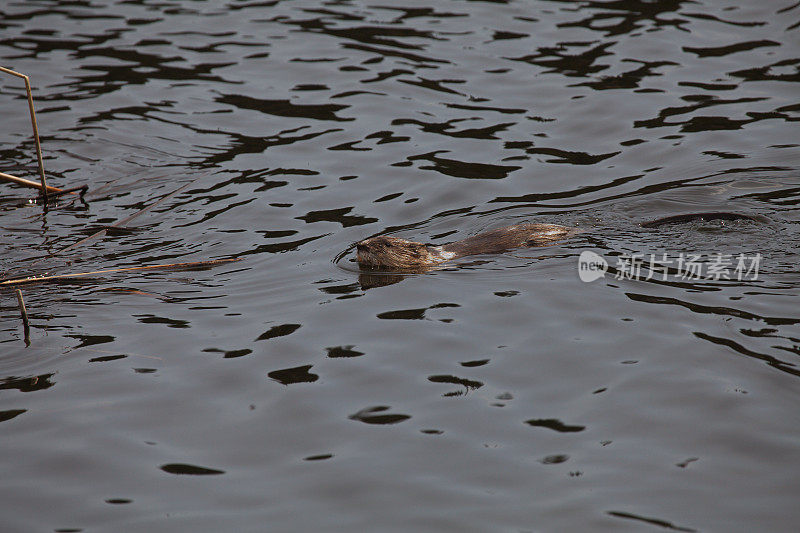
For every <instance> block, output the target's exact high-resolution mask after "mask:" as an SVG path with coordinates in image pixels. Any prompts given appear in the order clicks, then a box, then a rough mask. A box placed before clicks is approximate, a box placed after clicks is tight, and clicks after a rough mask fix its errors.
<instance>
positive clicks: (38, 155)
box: [0, 67, 48, 205]
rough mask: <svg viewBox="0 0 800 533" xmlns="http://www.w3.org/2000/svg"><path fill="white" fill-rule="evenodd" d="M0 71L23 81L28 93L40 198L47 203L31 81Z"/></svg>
mask: <svg viewBox="0 0 800 533" xmlns="http://www.w3.org/2000/svg"><path fill="white" fill-rule="evenodd" d="M0 72H5V73H6V74H11V75H12V76H16V77H18V78H22V79H23V80H24V81H25V92H26V93H27V94H28V110H29V111H30V115H31V127H33V138H34V140H35V141H36V158H37V160H38V162H39V177H40V178H41V179H42V187H41V191H42V198H43V199H44V205H47V192H48V191H47V178H45V175H44V161H43V160H42V145H41V143H40V142H39V127H38V126H37V125H36V111H35V110H34V109H33V94H32V93H31V81H30V79H29V78H28V76H26V75H25V74H20V73H19V72H16V71H13V70H11V69H7V68H3V67H0Z"/></svg>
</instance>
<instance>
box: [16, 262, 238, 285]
mask: <svg viewBox="0 0 800 533" xmlns="http://www.w3.org/2000/svg"><path fill="white" fill-rule="evenodd" d="M234 261H241V259H239V258H237V257H234V258H230V259H212V260H210V261H192V262H189V263H170V264H166V265H147V266H140V267H126V268H109V269H106V270H94V271H92V272H77V273H73V274H58V275H55V276H33V277H29V278H20V279H9V280H5V281H0V287H9V286H14V285H23V284H26V283H39V282H43V281H57V280H60V279H74V278H81V277H85V276H94V275H97V274H109V273H113V272H133V271H139V270H155V269H158V268H166V269H180V268H193V267H204V266H214V265H218V264H221V263H232V262H234Z"/></svg>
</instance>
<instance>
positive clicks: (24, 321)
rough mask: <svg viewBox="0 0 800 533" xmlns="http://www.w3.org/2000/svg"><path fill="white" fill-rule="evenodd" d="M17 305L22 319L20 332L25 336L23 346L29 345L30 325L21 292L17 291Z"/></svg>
mask: <svg viewBox="0 0 800 533" xmlns="http://www.w3.org/2000/svg"><path fill="white" fill-rule="evenodd" d="M16 292H17V303H18V304H19V314H20V316H21V317H22V326H23V328H22V330H23V333H24V334H25V344H26V345H30V343H31V328H30V324H29V323H28V311H27V310H26V309H25V300H23V298H22V291H21V290H19V289H17V291H16Z"/></svg>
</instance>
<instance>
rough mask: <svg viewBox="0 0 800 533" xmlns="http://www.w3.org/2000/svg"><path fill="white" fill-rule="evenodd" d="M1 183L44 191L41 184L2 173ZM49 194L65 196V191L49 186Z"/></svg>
mask: <svg viewBox="0 0 800 533" xmlns="http://www.w3.org/2000/svg"><path fill="white" fill-rule="evenodd" d="M0 181H9V182H11V183H16V184H17V185H24V186H25V187H31V188H33V189H39V191H41V190H42V184H41V183H36V182H35V181H31V180H26V179H25V178H18V177H16V176H12V175H11V174H6V173H5V172H0ZM47 192H48V193H50V194H52V193H58V194H64V190H63V189H59V188H58V187H50V186H49V185H48V186H47Z"/></svg>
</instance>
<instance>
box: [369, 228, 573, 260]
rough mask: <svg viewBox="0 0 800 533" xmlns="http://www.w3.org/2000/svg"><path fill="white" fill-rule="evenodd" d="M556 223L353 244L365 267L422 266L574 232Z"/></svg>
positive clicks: (544, 242) (384, 238)
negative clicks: (439, 240) (457, 237)
mask: <svg viewBox="0 0 800 533" xmlns="http://www.w3.org/2000/svg"><path fill="white" fill-rule="evenodd" d="M576 232H577V230H576V229H574V228H567V227H565V226H558V225H556V224H518V225H515V226H506V227H504V228H498V229H493V230H490V231H486V232H484V233H479V234H478V235H475V236H473V237H467V238H466V239H464V240H461V241H456V242H451V243H450V244H445V245H442V246H436V245H433V244H423V243H421V242H414V241H407V240H405V239H398V238H397V237H390V236H388V235H381V236H379V237H372V238H371V239H366V240H363V241H361V242H359V243H357V244H356V250H357V253H356V258H357V260H358V263H359V264H360V265H361V266H362V267H368V268H402V269H410V268H426V267H432V266H436V265H438V264H440V263H444V262H445V261H450V260H452V259H458V258H459V257H464V256H466V255H478V254H499V253H501V252H506V251H508V250H512V249H514V248H524V247H532V246H546V245H548V244H550V243H551V242H553V241H558V240H561V239H565V238H567V237H569V236H570V235H573V234H574V233H576Z"/></svg>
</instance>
